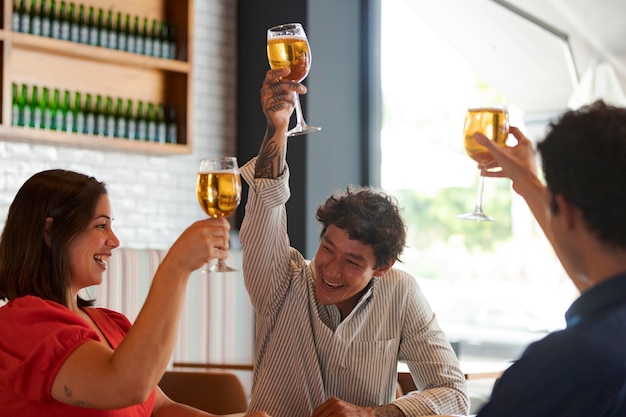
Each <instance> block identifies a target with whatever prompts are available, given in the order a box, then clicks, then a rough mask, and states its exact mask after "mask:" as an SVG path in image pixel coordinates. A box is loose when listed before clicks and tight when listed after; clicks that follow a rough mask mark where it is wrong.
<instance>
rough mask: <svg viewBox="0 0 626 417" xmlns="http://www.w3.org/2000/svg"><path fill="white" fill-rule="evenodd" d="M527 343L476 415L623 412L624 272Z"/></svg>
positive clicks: (568, 416) (571, 416)
mask: <svg viewBox="0 0 626 417" xmlns="http://www.w3.org/2000/svg"><path fill="white" fill-rule="evenodd" d="M565 319H566V323H567V326H566V328H565V329H564V330H561V331H558V332H554V333H552V334H550V335H548V336H546V337H545V338H544V339H542V340H540V341H538V342H535V343H533V344H531V345H530V346H528V348H527V349H526V351H525V352H524V354H523V355H522V357H521V358H520V359H519V360H518V361H516V362H515V364H513V365H512V366H511V367H510V368H509V369H508V370H507V371H506V372H505V373H504V374H503V375H502V378H500V380H499V381H498V382H497V383H496V385H495V387H494V390H493V392H492V395H491V399H490V401H489V402H488V403H487V404H486V405H485V406H484V407H483V408H482V409H481V410H480V412H479V413H478V417H491V416H494V417H495V416H498V417H503V416H506V417H516V416H520V417H521V416H523V417H542V416H546V417H548V416H549V417H559V416H563V417H578V416H580V417H583V416H584V417H605V416H606V417H608V416H611V417H616V416H626V273H623V274H620V275H617V276H615V277H612V278H611V279H608V280H606V281H604V282H602V283H600V284H598V285H596V286H595V287H593V288H591V289H589V290H588V291H586V292H584V293H583V294H582V295H581V296H580V297H579V298H578V299H577V300H576V301H575V302H574V303H573V304H572V305H571V307H570V308H569V309H568V311H567V313H566V314H565Z"/></svg>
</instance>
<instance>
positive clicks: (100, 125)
mask: <svg viewBox="0 0 626 417" xmlns="http://www.w3.org/2000/svg"><path fill="white" fill-rule="evenodd" d="M94 115H95V117H96V129H95V131H94V134H96V135H97V136H104V135H105V134H106V115H105V113H104V103H103V102H102V96H101V95H100V94H98V95H96V109H95V110H94Z"/></svg>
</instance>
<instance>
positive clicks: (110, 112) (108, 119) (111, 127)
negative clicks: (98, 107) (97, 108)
mask: <svg viewBox="0 0 626 417" xmlns="http://www.w3.org/2000/svg"><path fill="white" fill-rule="evenodd" d="M104 136H106V137H108V138H112V137H114V136H115V110H114V109H113V98H111V96H107V98H106V107H105V112H104Z"/></svg>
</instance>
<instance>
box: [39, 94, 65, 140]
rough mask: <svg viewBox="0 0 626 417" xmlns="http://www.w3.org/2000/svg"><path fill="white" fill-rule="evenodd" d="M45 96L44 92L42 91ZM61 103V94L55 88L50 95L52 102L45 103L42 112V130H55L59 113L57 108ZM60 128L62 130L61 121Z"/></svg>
mask: <svg viewBox="0 0 626 417" xmlns="http://www.w3.org/2000/svg"><path fill="white" fill-rule="evenodd" d="M44 94H45V90H44ZM60 102H61V92H60V91H59V89H58V88H55V89H54V91H53V93H52V101H51V102H48V103H45V108H44V110H43V128H44V129H46V130H57V127H56V121H57V120H56V116H57V112H58V113H61V112H60V111H59V106H60V104H61V103H60ZM61 128H63V121H61Z"/></svg>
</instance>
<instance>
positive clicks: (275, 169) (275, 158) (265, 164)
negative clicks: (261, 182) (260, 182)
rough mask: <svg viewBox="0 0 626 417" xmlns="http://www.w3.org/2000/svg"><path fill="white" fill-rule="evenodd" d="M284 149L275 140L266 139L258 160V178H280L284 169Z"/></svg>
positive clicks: (256, 172) (256, 173) (256, 171)
mask: <svg viewBox="0 0 626 417" xmlns="http://www.w3.org/2000/svg"><path fill="white" fill-rule="evenodd" d="M282 154H283V152H282V149H281V147H280V146H277V145H276V143H275V142H274V141H271V140H270V141H266V142H265V143H263V146H262V147H261V151H260V152H259V156H258V158H257V162H256V170H255V176H256V177H257V178H278V176H279V175H280V173H281V172H282V169H283V157H282Z"/></svg>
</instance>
